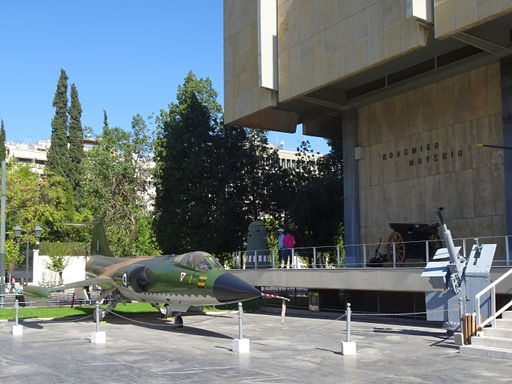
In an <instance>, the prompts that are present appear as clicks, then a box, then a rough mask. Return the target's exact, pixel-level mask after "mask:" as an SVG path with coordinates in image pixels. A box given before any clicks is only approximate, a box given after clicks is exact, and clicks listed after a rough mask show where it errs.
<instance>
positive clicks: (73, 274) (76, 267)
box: [33, 249, 87, 286]
mask: <svg viewBox="0 0 512 384" xmlns="http://www.w3.org/2000/svg"><path fill="white" fill-rule="evenodd" d="M33 257H34V274H33V282H34V283H33V284H35V285H40V286H55V285H58V284H59V274H58V273H55V272H52V271H50V270H49V269H48V268H47V267H46V265H47V264H48V263H50V257H48V256H44V255H39V250H38V249H35V250H34V254H33ZM67 259H68V265H67V266H66V268H65V269H64V272H63V273H62V278H63V280H64V282H63V283H64V284H68V283H72V282H75V281H79V280H85V264H86V262H87V260H86V257H85V256H68V258H67Z"/></svg>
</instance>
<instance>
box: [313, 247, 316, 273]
mask: <svg viewBox="0 0 512 384" xmlns="http://www.w3.org/2000/svg"><path fill="white" fill-rule="evenodd" d="M313 268H316V247H313Z"/></svg>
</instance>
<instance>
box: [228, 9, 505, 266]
mask: <svg viewBox="0 0 512 384" xmlns="http://www.w3.org/2000/svg"><path fill="white" fill-rule="evenodd" d="M224 109H225V121H226V122H227V123H230V124H238V125H244V126H247V127H251V128H259V129H266V130H272V131H282V132H295V131H296V129H297V126H298V125H300V124H302V130H303V133H304V134H306V135H313V136H320V137H326V138H341V139H342V140H343V148H344V198H345V213H344V214H345V218H344V223H345V243H346V244H361V243H376V242H378V241H379V239H380V238H383V239H385V238H386V237H387V235H388V234H389V232H390V227H389V223H403V222H411V223H435V222H437V221H438V219H437V216H436V212H435V210H436V208H437V207H444V208H445V217H446V222H447V224H448V226H449V228H450V229H451V231H452V234H453V236H454V237H456V238H463V237H485V236H505V235H511V234H512V150H506V149H503V148H501V147H503V146H505V147H512V0H487V1H478V0H464V1H456V0H315V1H307V0H258V1H254V0H224ZM477 144H485V145H490V146H498V147H499V148H493V147H487V146H484V147H482V146H478V145H477ZM503 244H504V243H503ZM504 248H505V247H501V252H497V254H496V259H501V260H504V259H505V257H506V252H504ZM361 257H362V256H361V252H359V251H358V252H349V254H348V255H347V258H348V260H347V262H348V263H357V262H361ZM509 257H510V256H509Z"/></svg>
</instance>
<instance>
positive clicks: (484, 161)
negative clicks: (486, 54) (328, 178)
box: [358, 63, 505, 237]
mask: <svg viewBox="0 0 512 384" xmlns="http://www.w3.org/2000/svg"><path fill="white" fill-rule="evenodd" d="M497 76H498V77H499V76H500V71H499V63H497V64H496V63H493V64H490V65H488V66H485V67H482V68H478V69H476V70H474V71H471V72H468V73H464V74H461V75H458V76H454V77H452V78H449V79H445V80H442V81H440V82H438V83H436V84H430V85H428V86H425V87H422V88H419V89H416V90H412V91H409V92H407V93H404V94H402V95H397V96H393V97H390V98H388V99H385V100H382V101H380V102H377V103H374V104H372V105H369V106H365V107H363V108H361V109H360V110H359V115H358V116H359V123H360V129H361V131H360V132H361V133H362V134H361V135H360V137H359V144H360V145H361V146H362V147H368V148H369V150H370V153H371V155H370V158H369V159H367V158H365V159H363V160H361V161H360V163H359V169H360V170H361V169H364V168H369V169H370V170H369V173H370V176H369V177H370V184H371V186H372V187H371V193H370V194H368V193H366V194H365V195H364V196H365V197H364V198H369V199H370V201H366V202H363V201H361V204H366V205H369V206H371V207H372V208H371V209H372V211H377V212H378V211H379V210H380V211H381V212H384V213H385V215H384V216H385V217H386V219H387V221H404V222H410V221H420V222H427V223H432V222H437V217H436V215H435V209H436V208H437V207H440V206H443V207H445V209H446V217H447V223H448V224H449V225H452V223H453V224H454V225H455V229H454V230H452V231H453V232H454V235H456V236H458V237H462V236H474V235H475V231H476V230H477V228H476V226H475V223H476V222H477V220H476V219H480V218H483V221H482V223H483V222H488V221H489V219H488V218H489V217H493V216H496V215H504V212H505V201H504V200H505V198H504V190H505V187H504V174H503V150H499V149H497V150H494V149H491V148H480V147H477V146H476V144H477V143H479V142H484V143H490V144H497V145H500V143H502V142H503V129H502V122H501V119H502V117H501V111H498V112H495V109H496V108H495V107H494V106H491V105H490V104H491V103H490V100H493V99H496V95H495V94H499V92H500V89H499V87H497V84H499V79H498V80H496V77H497ZM489 84H493V85H492V86H489ZM479 89H480V90H482V94H480V95H470V94H471V93H473V92H478V90H479ZM491 93H493V95H492V96H491ZM496 100H497V99H496ZM454 109H455V110H454ZM500 109H501V107H500ZM378 116H380V118H379V117H378ZM419 127H422V129H420V128H419ZM406 149H407V155H405V150H406ZM487 150H488V151H487ZM398 153H400V156H399V155H398ZM379 154H380V155H379ZM384 156H385V157H384ZM367 173H368V172H366V171H365V172H363V173H362V174H367ZM365 177H366V179H368V177H367V176H365ZM379 183H380V184H382V186H383V191H380V192H382V193H383V196H381V197H379V196H378V193H379V189H378V188H377V186H378V185H379ZM362 189H363V188H362ZM379 204H383V205H382V206H380V207H379ZM486 220H487V221H486ZM496 222H497V223H502V221H500V220H497V221H496ZM385 224H386V223H381V222H380V221H376V222H375V220H373V221H372V223H371V225H369V226H367V227H365V226H363V225H362V227H361V231H362V233H363V234H364V233H365V231H370V232H371V233H372V234H373V235H375V233H376V231H377V230H378V228H381V229H382V234H381V235H380V236H382V237H384V236H387V232H388V230H387V229H386V225H385ZM499 225H502V226H501V227H500V226H499ZM499 225H498V224H496V225H494V224H493V225H492V226H491V227H492V230H493V231H496V232H497V233H504V231H505V226H504V224H499ZM370 232H368V233H370Z"/></svg>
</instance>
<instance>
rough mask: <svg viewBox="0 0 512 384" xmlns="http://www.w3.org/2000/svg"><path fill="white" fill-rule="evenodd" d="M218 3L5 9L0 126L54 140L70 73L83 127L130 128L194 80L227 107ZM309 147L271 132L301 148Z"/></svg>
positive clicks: (320, 146)
mask: <svg viewBox="0 0 512 384" xmlns="http://www.w3.org/2000/svg"><path fill="white" fill-rule="evenodd" d="M222 9H223V5H222V1H221V0H172V1H171V0H167V1H164V0H151V1H133V0H124V1H120V0H109V1H106V0H104V1H99V0H88V1H70V0H68V1H61V0H52V1H38V0H30V1H29V0H26V1H24V0H2V1H0V118H2V119H3V120H4V123H5V128H6V133H7V140H8V141H15V142H35V141H36V140H38V139H48V138H50V135H51V119H52V117H53V114H54V108H53V107H52V105H51V104H52V100H53V96H54V93H55V89H56V86H57V80H58V77H59V75H60V69H61V68H63V69H64V70H65V71H66V73H67V75H68V77H69V80H68V81H69V85H71V83H74V84H75V85H76V87H77V89H78V95H79V98H80V102H81V104H82V109H83V113H82V125H84V126H89V127H91V128H93V130H94V131H96V132H101V127H102V126H103V109H105V110H106V111H107V114H108V119H109V125H110V126H118V127H121V128H123V129H129V127H130V122H131V118H132V116H133V115H135V114H137V113H139V114H141V115H142V116H143V117H144V118H146V117H147V116H149V115H151V114H152V113H156V114H158V113H159V111H160V110H161V109H162V108H167V105H168V104H169V103H170V102H171V101H174V100H175V96H176V90H177V87H178V85H179V84H182V83H183V79H184V78H185V76H186V74H187V73H188V71H190V70H192V71H193V72H194V73H195V74H196V76H197V77H203V78H204V77H209V78H210V79H211V80H212V82H213V86H214V88H215V89H216V90H217V92H218V93H219V99H218V100H219V102H220V103H221V104H223V35H222V33H223V25H222V20H223V15H222ZM304 139H309V140H310V142H311V145H312V147H313V149H314V150H320V152H321V153H326V152H327V151H328V146H327V145H326V144H325V141H324V140H322V139H318V138H315V137H308V136H303V135H302V134H301V132H300V127H299V128H298V133H297V134H295V135H291V134H285V133H277V132H270V134H269V141H270V142H272V143H274V144H278V143H280V142H281V141H284V147H285V149H295V148H296V147H297V146H298V144H300V141H301V140H304Z"/></svg>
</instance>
